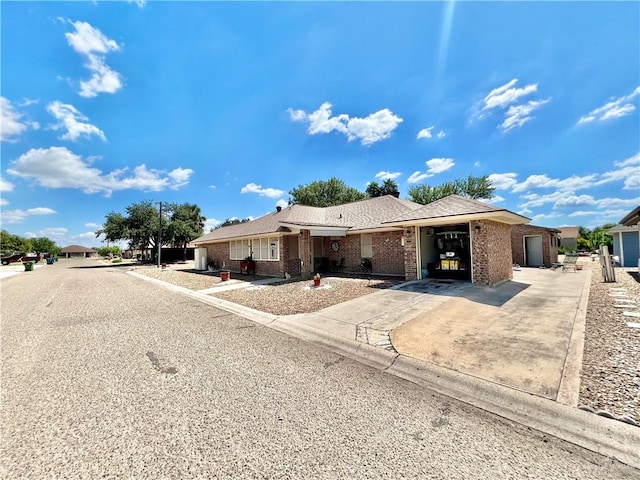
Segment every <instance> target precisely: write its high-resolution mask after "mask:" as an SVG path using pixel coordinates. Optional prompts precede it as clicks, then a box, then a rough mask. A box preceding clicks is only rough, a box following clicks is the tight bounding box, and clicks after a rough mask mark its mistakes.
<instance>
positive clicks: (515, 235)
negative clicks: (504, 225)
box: [511, 225, 558, 267]
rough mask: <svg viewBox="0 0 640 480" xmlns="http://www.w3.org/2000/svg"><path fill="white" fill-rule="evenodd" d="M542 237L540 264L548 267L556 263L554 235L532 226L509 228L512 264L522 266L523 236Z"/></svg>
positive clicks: (556, 254) (556, 249)
mask: <svg viewBox="0 0 640 480" xmlns="http://www.w3.org/2000/svg"><path fill="white" fill-rule="evenodd" d="M525 235H541V236H542V263H543V264H544V265H545V266H546V267H549V266H551V264H552V263H556V262H557V261H558V246H557V241H556V240H554V238H555V235H554V234H553V233H552V232H550V231H549V230H547V229H546V228H541V227H536V226H534V225H512V227H511V253H512V256H511V258H512V261H513V263H517V264H518V265H524V264H525V261H524V260H525V259H524V236H525Z"/></svg>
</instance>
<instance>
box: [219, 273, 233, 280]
mask: <svg viewBox="0 0 640 480" xmlns="http://www.w3.org/2000/svg"><path fill="white" fill-rule="evenodd" d="M230 275H231V272H220V280H221V281H223V282H226V281H227V280H229V277H230Z"/></svg>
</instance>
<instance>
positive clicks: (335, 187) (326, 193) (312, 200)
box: [289, 177, 367, 207]
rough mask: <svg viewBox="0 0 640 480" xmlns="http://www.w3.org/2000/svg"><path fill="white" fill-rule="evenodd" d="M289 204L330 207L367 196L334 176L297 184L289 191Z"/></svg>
mask: <svg viewBox="0 0 640 480" xmlns="http://www.w3.org/2000/svg"><path fill="white" fill-rule="evenodd" d="M289 195H291V198H290V199H289V204H295V203H297V204H300V205H308V206H310V207H331V206H334V205H342V204H344V203H350V202H355V201H357V200H362V199H364V198H367V195H366V194H364V193H362V192H361V191H359V190H357V189H355V188H353V187H349V186H347V184H345V183H344V182H343V181H342V180H338V179H337V178H335V177H332V178H330V179H329V180H327V181H323V180H318V181H315V182H311V183H308V184H306V185H298V187H297V188H293V189H291V190H290V191H289Z"/></svg>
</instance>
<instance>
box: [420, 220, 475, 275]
mask: <svg viewBox="0 0 640 480" xmlns="http://www.w3.org/2000/svg"><path fill="white" fill-rule="evenodd" d="M469 243H470V242H469V224H466V223H465V224H458V225H447V226H442V227H420V265H421V272H420V274H421V275H420V278H430V277H431V278H441V279H455V280H469V281H470V280H471V248H470V245H469Z"/></svg>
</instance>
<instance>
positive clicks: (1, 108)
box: [0, 97, 40, 143]
mask: <svg viewBox="0 0 640 480" xmlns="http://www.w3.org/2000/svg"><path fill="white" fill-rule="evenodd" d="M0 115H1V117H0V141H2V142H10V143H15V142H17V141H18V139H17V138H16V137H18V136H20V135H22V134H23V133H24V132H25V131H26V130H27V129H28V128H33V129H34V130H37V129H38V128H40V125H39V124H38V122H31V121H25V120H23V119H22V118H23V117H24V114H23V113H20V112H18V111H17V110H16V109H15V108H13V105H11V102H10V101H9V100H7V99H6V98H5V97H0Z"/></svg>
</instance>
